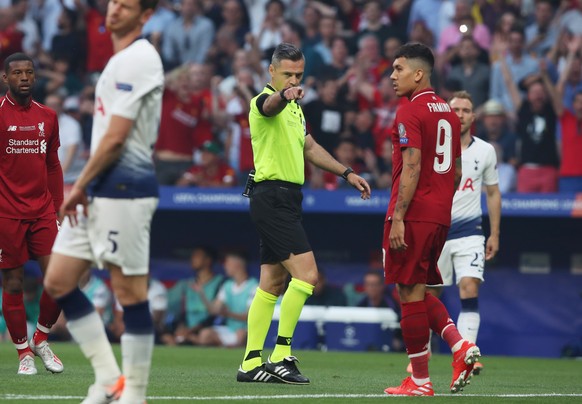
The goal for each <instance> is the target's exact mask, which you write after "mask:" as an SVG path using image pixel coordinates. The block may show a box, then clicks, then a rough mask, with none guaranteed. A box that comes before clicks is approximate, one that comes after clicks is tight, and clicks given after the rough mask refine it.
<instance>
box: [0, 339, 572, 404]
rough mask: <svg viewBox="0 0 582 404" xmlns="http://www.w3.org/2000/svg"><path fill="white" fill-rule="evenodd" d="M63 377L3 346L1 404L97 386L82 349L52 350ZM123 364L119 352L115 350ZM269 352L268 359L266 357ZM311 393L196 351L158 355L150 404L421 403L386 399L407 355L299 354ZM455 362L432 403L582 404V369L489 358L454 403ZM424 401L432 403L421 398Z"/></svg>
mask: <svg viewBox="0 0 582 404" xmlns="http://www.w3.org/2000/svg"><path fill="white" fill-rule="evenodd" d="M52 347H53V349H54V351H55V352H56V353H57V354H58V355H59V357H60V358H61V360H62V361H63V363H64V365H65V371H64V373H62V374H59V375H53V374H51V373H49V372H47V371H45V370H44V367H43V366H42V363H41V361H40V359H39V358H36V365H37V368H38V370H39V373H38V375H36V376H17V375H16V370H17V366H18V363H17V358H16V351H15V350H14V347H13V346H12V344H11V343H8V342H2V343H0V401H1V402H10V403H37V404H48V403H75V402H77V403H78V402H80V401H81V400H82V398H83V397H84V395H85V392H86V390H87V387H88V386H89V384H91V382H92V380H93V374H92V370H91V367H90V366H89V363H88V362H87V361H86V360H85V358H84V357H83V355H82V354H81V352H80V350H79V348H78V346H77V345H75V344H72V343H53V344H52ZM114 349H115V353H116V355H117V356H118V358H119V355H120V351H119V346H115V347H114ZM268 353H269V352H266V354H268ZM294 354H296V355H297V356H298V357H299V359H300V361H301V363H300V364H299V367H300V369H301V371H302V373H304V374H305V375H306V376H308V377H309V378H310V379H311V385H309V386H288V385H281V384H258V383H257V384H255V383H237V382H236V381H235V375H236V370H237V368H238V366H239V363H240V360H241V358H242V355H243V351H242V350H240V349H218V348H199V347H156V349H155V352H154V359H153V367H152V372H151V377H150V386H149V390H148V403H150V404H151V403H188V402H223V403H233V402H239V403H240V402H246V403H252V402H265V403H266V402H271V403H272V402H281V403H289V404H291V403H293V404H295V403H314V402H325V403H350V402H351V403H354V402H357V404H363V403H377V402H378V401H379V400H390V401H394V400H396V401H398V402H401V400H409V399H413V400H417V399H414V398H404V397H389V396H386V395H384V393H383V390H384V388H386V387H387V386H392V385H397V384H399V383H400V381H401V380H402V379H403V378H404V377H405V376H406V373H405V367H406V364H407V363H408V359H407V357H406V355H404V354H400V353H382V352H365V353H364V352H362V353H352V352H317V351H295V352H294ZM450 362H451V355H444V354H442V355H441V354H436V355H433V356H432V358H431V361H430V372H431V380H432V382H433V384H434V387H435V393H436V397H434V398H428V399H429V400H431V401H435V402H447V403H471V404H478V403H491V402H495V403H497V402H502V403H526V402H527V403H551V404H554V403H576V402H577V403H582V361H581V360H573V359H539V358H535V359H534V358H515V357H494V356H491V357H488V356H485V357H484V358H483V360H482V362H483V364H484V365H485V369H484V371H483V373H482V374H481V375H480V376H475V377H473V382H472V383H471V385H470V386H468V387H467V388H466V389H465V391H464V392H462V393H459V394H455V395H452V394H450V393H449V390H448V387H449V383H450V377H451V367H450ZM419 399H420V400H423V399H427V398H419Z"/></svg>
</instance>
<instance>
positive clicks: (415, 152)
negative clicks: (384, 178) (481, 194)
mask: <svg viewBox="0 0 582 404" xmlns="http://www.w3.org/2000/svg"><path fill="white" fill-rule="evenodd" d="M393 67H394V71H393V73H392V75H391V76H390V78H391V79H392V81H393V85H394V89H395V91H396V94H397V95H398V96H399V97H407V98H408V99H409V100H410V103H408V104H405V105H403V106H402V107H400V109H399V110H398V112H397V113H396V119H395V121H394V129H393V134H392V143H393V144H394V154H393V164H394V165H393V167H394V168H393V173H392V181H393V185H392V193H391V196H390V205H389V207H388V213H387V215H386V221H385V224H384V241H383V243H382V248H383V250H384V272H385V277H386V283H396V284H397V285H398V293H399V295H400V301H401V304H402V319H401V321H400V326H401V328H402V337H403V339H404V344H405V345H406V351H407V353H408V357H409V358H410V362H411V364H412V376H410V377H407V378H406V379H404V381H403V382H402V384H401V385H400V386H398V387H389V388H387V389H386V390H385V392H386V393H387V394H394V395H405V396H432V395H434V390H433V387H432V383H431V381H430V378H429V374H428V356H429V351H428V343H429V335H430V329H432V330H433V331H434V332H436V333H437V334H438V335H440V336H441V337H442V338H443V340H445V341H446V342H447V343H448V344H449V346H450V347H451V350H452V351H453V355H454V358H453V380H452V382H451V386H450V388H451V392H453V393H456V392H458V391H460V390H462V389H463V387H464V386H465V385H466V384H467V382H468V380H469V378H470V377H471V373H472V371H473V365H474V363H475V362H476V361H477V359H478V357H479V356H480V352H479V348H477V347H476V346H475V344H473V343H471V342H469V341H466V340H463V338H462V337H461V335H460V334H459V332H458V330H457V328H456V327H455V324H454V323H453V321H452V320H451V318H450V316H449V313H448V312H447V309H446V308H445V306H444V305H443V304H442V303H441V301H440V300H439V299H437V298H436V297H434V296H432V295H431V294H429V293H427V292H426V285H439V284H442V278H441V275H440V272H439V269H438V267H437V261H438V258H439V256H440V253H441V250H442V248H443V245H444V243H445V240H446V236H447V233H448V230H449V226H450V225H451V206H452V203H453V195H454V193H455V189H456V188H457V186H458V183H459V181H460V179H461V174H462V168H461V135H460V133H461V123H460V121H459V118H458V117H457V116H456V114H455V113H454V112H453V111H452V110H451V108H450V107H449V105H448V104H447V103H446V102H445V101H444V100H443V99H441V98H440V97H438V96H437V95H436V94H435V92H434V90H433V89H432V88H431V85H430V76H431V73H432V71H433V68H434V56H433V54H432V52H431V50H430V49H429V48H428V47H426V46H425V45H421V44H406V45H403V46H402V47H401V48H400V49H399V50H398V52H397V53H396V55H395V59H394V63H393Z"/></svg>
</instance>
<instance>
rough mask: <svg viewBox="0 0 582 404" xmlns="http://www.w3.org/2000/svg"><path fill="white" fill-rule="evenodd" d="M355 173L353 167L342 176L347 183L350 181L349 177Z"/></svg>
mask: <svg viewBox="0 0 582 404" xmlns="http://www.w3.org/2000/svg"><path fill="white" fill-rule="evenodd" d="M353 172H354V170H352V167H348V168H347V169H346V171H344V173H343V174H342V178H343V179H344V180H346V181H347V180H348V175H350V174H351V173H353Z"/></svg>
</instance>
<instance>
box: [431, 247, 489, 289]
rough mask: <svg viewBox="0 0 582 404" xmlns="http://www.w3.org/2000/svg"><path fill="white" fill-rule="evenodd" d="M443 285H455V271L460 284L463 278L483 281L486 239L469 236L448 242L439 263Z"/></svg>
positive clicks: (457, 281)
mask: <svg viewBox="0 0 582 404" xmlns="http://www.w3.org/2000/svg"><path fill="white" fill-rule="evenodd" d="M438 266H439V270H440V272H441V276H442V277H443V285H444V286H450V285H452V284H453V269H454V270H455V279H456V283H457V284H458V283H459V281H460V280H461V278H477V279H480V280H481V281H484V279H483V272H484V270H485V237H483V236H469V237H462V238H457V239H454V240H448V241H447V242H446V243H445V246H444V247H443V251H442V252H441V256H440V258H439V262H438Z"/></svg>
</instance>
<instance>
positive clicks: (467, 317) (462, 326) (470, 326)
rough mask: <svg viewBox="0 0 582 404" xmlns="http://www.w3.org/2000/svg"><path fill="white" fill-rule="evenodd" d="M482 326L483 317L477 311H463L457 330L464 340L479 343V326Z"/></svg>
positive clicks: (460, 314)
mask: <svg viewBox="0 0 582 404" xmlns="http://www.w3.org/2000/svg"><path fill="white" fill-rule="evenodd" d="M480 324H481V315H480V314H479V312H477V311H462V312H461V313H459V319H458V320H457V329H458V330H459V332H460V333H461V335H462V336H463V338H465V339H467V340H469V341H471V342H472V343H475V342H477V334H478V333H479V325H480Z"/></svg>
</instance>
